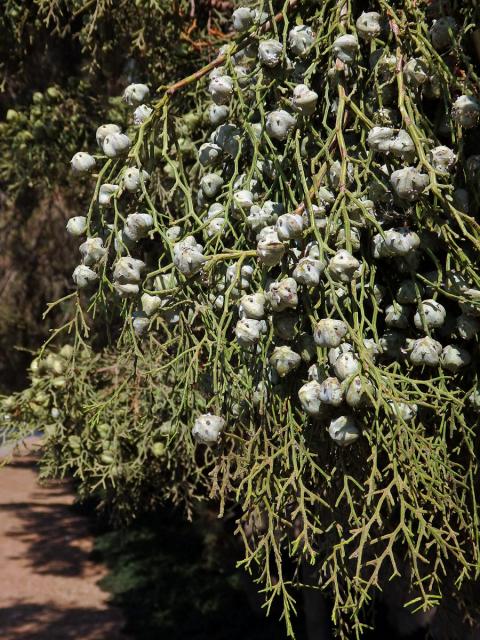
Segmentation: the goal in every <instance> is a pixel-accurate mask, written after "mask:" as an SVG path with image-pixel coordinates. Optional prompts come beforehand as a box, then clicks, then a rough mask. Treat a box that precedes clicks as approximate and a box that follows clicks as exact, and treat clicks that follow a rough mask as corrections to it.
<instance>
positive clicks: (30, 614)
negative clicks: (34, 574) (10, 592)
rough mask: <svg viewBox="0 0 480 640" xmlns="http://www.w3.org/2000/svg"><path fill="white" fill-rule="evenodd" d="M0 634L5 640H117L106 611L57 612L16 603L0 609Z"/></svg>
mask: <svg viewBox="0 0 480 640" xmlns="http://www.w3.org/2000/svg"><path fill="white" fill-rule="evenodd" d="M0 630H1V631H0V633H1V637H2V638H8V640H17V639H18V640H80V639H82V640H83V639H85V638H88V640H107V639H108V640H116V639H117V638H119V636H118V635H116V632H115V629H114V628H113V625H112V620H111V614H110V612H109V611H107V610H104V611H100V610H98V609H89V608H81V607H78V608H70V609H67V610H65V609H59V608H57V607H55V606H54V605H51V606H48V605H37V604H29V603H18V604H15V605H14V606H11V607H0Z"/></svg>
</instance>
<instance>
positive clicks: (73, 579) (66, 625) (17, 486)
mask: <svg viewBox="0 0 480 640" xmlns="http://www.w3.org/2000/svg"><path fill="white" fill-rule="evenodd" d="M0 455H1V452H0ZM73 500H74V498H73V494H72V492H71V488H70V486H69V484H68V483H66V482H50V483H49V484H48V485H43V486H41V485H39V484H38V483H37V476H36V471H35V460H34V458H33V457H32V456H26V455H21V456H15V458H14V461H13V462H12V464H11V465H9V466H8V467H6V468H3V469H0V638H1V639H2V640H126V637H125V636H124V635H122V633H121V629H122V626H123V620H122V617H121V614H120V612H119V611H118V610H115V609H114V608H111V607H109V606H108V604H107V594H105V593H104V592H103V591H102V590H101V589H100V588H99V587H98V586H97V582H98V580H100V578H101V577H102V576H103V575H104V569H103V568H102V567H101V566H100V565H98V564H96V563H94V562H92V561H91V559H90V554H91V550H92V539H91V535H90V534H89V532H88V523H87V522H86V520H85V519H84V518H82V516H81V515H79V514H78V513H76V512H75V510H74V509H73V508H72V504H73Z"/></svg>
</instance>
